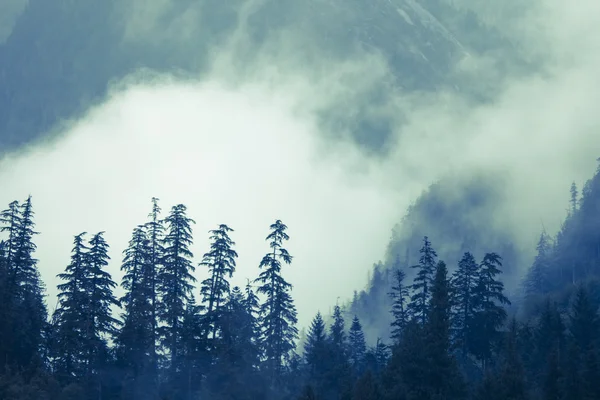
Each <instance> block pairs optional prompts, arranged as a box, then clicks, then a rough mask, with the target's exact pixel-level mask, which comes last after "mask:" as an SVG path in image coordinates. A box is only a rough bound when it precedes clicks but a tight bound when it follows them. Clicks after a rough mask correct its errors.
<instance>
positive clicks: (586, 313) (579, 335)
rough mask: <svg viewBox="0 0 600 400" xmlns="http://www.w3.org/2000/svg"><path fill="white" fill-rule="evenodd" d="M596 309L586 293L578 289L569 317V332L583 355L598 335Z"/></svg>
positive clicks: (598, 324)
mask: <svg viewBox="0 0 600 400" xmlns="http://www.w3.org/2000/svg"><path fill="white" fill-rule="evenodd" d="M597 310H598V307H597V306H594V305H593V304H592V301H591V299H590V297H589V295H588V292H587V291H586V290H585V289H584V288H583V287H580V288H579V289H578V290H577V292H576V293H575V300H574V301H573V306H572V309H571V314H570V316H569V319H570V326H569V330H570V332H571V335H572V337H573V340H574V342H575V344H576V345H577V346H578V347H579V349H580V351H581V352H582V353H585V352H586V351H587V350H588V349H589V348H590V347H591V346H592V345H593V344H594V343H595V342H596V341H597V340H598V336H599V335H598V334H599V333H600V319H599V318H598V313H597Z"/></svg>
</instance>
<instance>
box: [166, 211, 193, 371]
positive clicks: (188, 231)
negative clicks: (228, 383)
mask: <svg viewBox="0 0 600 400" xmlns="http://www.w3.org/2000/svg"><path fill="white" fill-rule="evenodd" d="M186 210H187V208H186V206H184V205H183V204H179V205H176V206H174V207H173V208H172V209H171V213H170V214H169V216H168V217H167V218H166V219H165V224H166V235H165V236H164V239H163V246H164V254H163V257H162V260H161V265H160V269H159V271H158V274H157V279H156V280H157V285H156V290H157V292H158V294H159V295H160V298H161V301H160V302H159V303H158V307H157V316H158V318H159V320H160V321H162V322H163V325H162V326H160V327H159V332H160V338H161V340H162V345H163V347H164V348H165V349H167V351H168V354H169V365H170V370H171V374H172V375H173V376H175V375H176V373H177V370H178V367H179V362H180V360H179V356H180V353H181V352H182V348H181V347H182V342H181V337H182V330H183V316H184V314H185V310H186V305H187V303H188V302H189V301H190V299H191V293H192V290H193V288H194V286H193V282H195V281H196V278H195V277H194V276H193V275H192V273H193V272H194V270H195V268H194V265H193V263H192V260H191V259H192V257H193V254H192V252H191V251H190V249H189V248H190V246H191V245H192V240H193V239H192V228H191V224H193V223H194V220H192V219H191V218H189V217H188V216H187V215H186Z"/></svg>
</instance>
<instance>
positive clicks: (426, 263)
mask: <svg viewBox="0 0 600 400" xmlns="http://www.w3.org/2000/svg"><path fill="white" fill-rule="evenodd" d="M420 253H421V257H420V258H419V264H417V265H413V266H412V267H411V268H415V269H416V270H417V276H416V277H415V279H414V283H413V285H412V290H413V295H412V296H411V298H410V303H409V309H410V312H411V315H412V317H413V318H416V319H418V320H419V321H420V322H421V324H423V325H424V324H425V322H426V321H427V315H428V313H429V309H428V306H429V300H430V298H431V293H430V292H431V285H432V281H433V275H434V274H435V264H436V260H437V253H436V252H435V250H434V249H433V248H432V247H431V242H430V241H429V238H428V237H427V236H425V237H424V238H423V247H421V250H420Z"/></svg>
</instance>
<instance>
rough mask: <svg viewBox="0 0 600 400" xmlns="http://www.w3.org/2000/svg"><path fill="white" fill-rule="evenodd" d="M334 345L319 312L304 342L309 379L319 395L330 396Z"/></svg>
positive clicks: (322, 396)
mask: <svg viewBox="0 0 600 400" xmlns="http://www.w3.org/2000/svg"><path fill="white" fill-rule="evenodd" d="M331 350H332V347H331V342H329V340H328V338H327V333H326V327H325V322H324V321H323V317H322V316H321V313H320V312H318V313H317V315H316V316H315V318H314V319H313V321H312V323H311V325H310V329H309V331H308V335H307V337H306V343H305V344H304V359H305V362H306V367H307V372H308V376H307V378H308V381H309V382H310V383H311V385H312V386H313V387H314V388H315V392H316V393H317V396H318V397H321V398H324V397H326V398H329V397H330V396H331V394H330V393H329V392H330V391H332V389H333V388H332V385H331V382H330V381H329V379H330V378H331V377H330V376H329V374H330V373H331V370H332V365H331V362H332V361H333V360H332V355H333V354H332V351H331Z"/></svg>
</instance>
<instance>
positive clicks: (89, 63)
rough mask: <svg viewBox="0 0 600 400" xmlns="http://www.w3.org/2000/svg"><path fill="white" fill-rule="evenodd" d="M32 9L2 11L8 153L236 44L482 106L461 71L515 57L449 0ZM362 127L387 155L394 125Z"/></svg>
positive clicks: (193, 69) (122, 0) (210, 0)
mask: <svg viewBox="0 0 600 400" xmlns="http://www.w3.org/2000/svg"><path fill="white" fill-rule="evenodd" d="M24 2H25V0H11V1H10V2H7V3H6V4H5V5H3V7H4V8H5V10H6V12H5V13H4V15H5V19H6V21H4V22H3V24H4V25H5V28H4V29H5V30H7V31H8V30H10V33H9V34H8V33H6V34H5V40H4V41H3V42H1V41H0V43H2V44H0V88H1V90H0V149H3V150H6V149H10V148H14V147H15V146H19V145H21V144H24V143H28V142H31V141H32V140H33V139H35V138H38V137H40V136H42V135H44V134H46V133H47V132H49V131H51V130H52V129H53V128H54V127H56V125H57V124H58V123H60V122H61V121H63V120H65V119H69V118H72V117H75V116H77V115H78V114H79V113H81V112H83V111H84V110H86V109H87V108H88V107H89V106H90V105H92V104H94V103H95V102H98V101H101V100H102V98H103V96H104V95H105V94H106V91H107V87H108V85H109V84H110V82H114V81H116V80H119V79H120V78H122V77H124V76H126V75H127V74H129V73H132V72H134V71H136V70H138V69H140V68H148V69H151V70H154V71H158V72H171V71H179V72H183V73H202V72H203V71H206V69H207V67H208V66H209V65H210V64H211V62H212V58H213V55H214V54H216V53H218V50H219V49H221V48H224V47H226V46H227V45H228V43H230V42H231V41H232V39H233V38H235V37H236V35H237V36H241V37H243V39H244V44H245V45H244V48H245V49H246V56H248V57H253V56H254V55H255V54H256V53H257V52H259V51H260V50H261V49H265V48H266V47H269V46H271V47H279V53H278V54H291V53H293V52H295V51H297V52H304V53H306V54H307V55H308V56H309V57H314V58H323V57H327V58H331V59H337V60H352V59H356V58H358V57H361V55H364V54H378V55H380V56H381V57H383V59H384V60H385V61H386V63H387V64H388V67H389V69H390V71H391V72H392V80H391V81H390V82H385V85H382V87H381V88H380V89H378V90H380V91H381V92H382V93H376V94H374V95H373V96H374V97H377V96H385V95H386V94H385V93H383V92H385V91H395V90H405V91H414V90H424V91H434V90H438V89H440V88H450V89H451V90H461V91H463V92H466V93H470V94H471V95H472V96H474V97H476V98H478V99H480V100H481V101H484V100H485V97H486V96H487V95H489V93H481V91H479V92H478V86H477V85H473V83H472V82H471V80H469V79H467V78H468V77H466V76H464V75H461V74H457V73H456V63H457V62H458V61H459V60H461V59H463V58H464V57H474V56H482V55H485V54H488V53H494V52H495V53H503V54H510V55H512V56H515V55H516V53H515V50H514V49H513V48H512V45H511V44H510V42H508V41H507V40H505V39H503V38H502V35H501V33H500V32H498V31H497V30H496V29H495V28H492V27H488V26H486V25H484V24H483V23H482V22H481V21H480V20H478V17H477V15H476V14H474V13H473V12H472V11H470V10H467V9H462V8H461V9H459V8H455V7H453V6H450V5H449V4H448V3H447V2H446V1H445V0H420V1H417V0H305V1H298V0H230V1H227V2H224V1H216V0H205V1H192V0H161V1H155V2H146V1H141V0H119V1H117V0H105V1H102V2H99V1H95V0H78V1H70V0H29V1H28V2H27V4H25V5H23V4H24ZM21 9H22V11H21V12H20V13H19V12H17V11H18V10H21ZM8 11H10V13H9V12H8ZM9 14H10V16H12V18H13V20H10V19H9V17H7V15H9ZM9 26H12V28H10V29H9ZM282 38H285V40H283V39H282ZM273 43H276V44H275V45H274V44H273ZM240 56H241V55H240ZM513 58H514V59H516V57H513ZM507 65H508V62H507ZM513 65H514V63H513ZM369 100H370V101H372V100H373V99H369ZM356 125H357V126H356V129H355V130H356V132H355V133H356V136H357V138H359V139H360V140H361V142H362V143H363V144H364V145H365V146H370V147H373V148H375V149H376V148H378V147H381V146H382V144H383V143H384V142H385V140H386V138H387V137H388V136H389V128H388V127H387V126H386V125H385V123H377V122H376V121H357V124H356Z"/></svg>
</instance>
